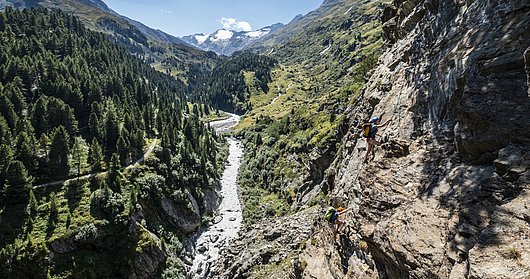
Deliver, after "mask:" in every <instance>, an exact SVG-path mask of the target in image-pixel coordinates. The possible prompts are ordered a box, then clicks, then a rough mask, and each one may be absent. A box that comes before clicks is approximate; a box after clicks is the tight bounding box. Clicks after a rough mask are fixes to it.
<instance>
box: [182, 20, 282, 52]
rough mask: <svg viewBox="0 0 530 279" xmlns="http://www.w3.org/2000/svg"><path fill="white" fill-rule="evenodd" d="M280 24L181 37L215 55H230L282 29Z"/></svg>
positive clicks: (221, 30)
mask: <svg viewBox="0 0 530 279" xmlns="http://www.w3.org/2000/svg"><path fill="white" fill-rule="evenodd" d="M283 26H284V25H283V24H282V23H276V24H273V25H271V26H267V27H263V28H261V29H259V30H255V31H233V30H227V29H220V30H217V31H215V32H214V33H212V34H203V33H201V34H195V35H189V36H185V37H182V40H183V41H185V42H186V43H188V44H190V45H193V46H195V47H197V48H199V49H202V50H206V51H213V52H216V53H217V54H222V55H231V54H232V53H234V52H236V51H239V50H242V49H243V48H244V47H245V46H247V45H248V44H250V43H251V42H254V41H256V40H258V39H260V38H263V37H264V36H266V35H268V34H270V33H272V32H274V31H276V30H277V29H279V28H281V27H283Z"/></svg>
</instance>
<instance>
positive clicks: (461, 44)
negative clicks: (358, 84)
mask: <svg viewBox="0 0 530 279" xmlns="http://www.w3.org/2000/svg"><path fill="white" fill-rule="evenodd" d="M383 19H384V20H385V25H384V30H385V38H386V39H387V43H388V48H387V50H386V51H385V53H384V54H383V55H382V56H381V58H380V61H379V62H380V63H379V64H380V65H379V66H378V67H377V68H376V69H375V72H374V74H373V76H372V78H371V79H370V81H369V83H368V84H367V85H366V86H365V88H364V101H363V103H361V104H358V106H356V107H355V108H352V109H351V110H350V114H349V117H350V121H351V123H358V122H359V121H362V119H366V118H367V117H366V116H367V115H370V114H371V115H380V114H382V113H384V119H390V118H391V119H392V122H391V123H390V124H389V126H388V127H386V128H385V129H383V130H381V131H380V132H379V136H380V138H379V139H383V140H386V143H385V144H383V146H381V147H378V148H376V150H375V155H374V157H373V159H372V160H371V161H370V162H369V163H362V159H363V158H364V154H365V152H366V143H365V142H364V141H363V140H362V139H357V138H356V137H355V136H354V135H353V134H351V135H349V136H347V137H346V139H345V142H344V145H345V147H346V148H345V149H344V150H345V152H344V153H343V154H342V155H341V158H338V159H337V161H336V168H337V174H336V179H335V183H334V185H333V191H332V196H335V197H336V198H338V199H339V200H340V202H342V203H344V204H347V205H348V206H349V207H352V208H354V214H351V215H350V216H349V221H350V222H351V228H353V229H354V232H355V233H351V234H350V238H357V237H359V238H361V239H363V240H364V241H366V242H367V243H368V247H369V251H370V252H371V257H372V258H373V263H374V266H375V271H376V274H377V276H378V277H379V278H527V277H528V276H530V264H529V263H530V219H529V213H528V212H529V210H528V209H529V208H530V181H529V179H528V178H529V176H530V170H529V166H530V161H529V154H530V96H529V89H528V88H529V86H528V82H529V79H530V78H529V77H528V74H529V70H528V69H529V62H528V61H529V59H528V58H529V54H528V51H526V50H527V49H528V47H529V46H530V28H528V27H529V26H530V3H528V1H500V0H499V1H464V0H460V1H457V0H450V1H437V0H432V1H431V0H414V1H413V0H409V1H403V0H399V1H398V0H396V1H394V2H393V5H392V6H391V7H389V8H387V9H386V10H385V12H384V15H383ZM525 51H526V53H525ZM525 57H526V62H525ZM347 146H351V147H350V148H347ZM357 233H358V234H359V236H356V234H357ZM336 253H343V252H340V249H338V250H337V251H336ZM355 258H356V257H355V254H353V255H352V256H351V259H349V261H354V260H355ZM343 275H348V276H352V277H353V278H355V277H356V275H354V274H351V273H348V270H347V271H345V272H344V274H343ZM357 276H361V275H357ZM339 277H340V276H339Z"/></svg>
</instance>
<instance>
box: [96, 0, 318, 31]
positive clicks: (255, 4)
mask: <svg viewBox="0 0 530 279" xmlns="http://www.w3.org/2000/svg"><path fill="white" fill-rule="evenodd" d="M103 1H104V2H105V3H106V4H107V5H108V6H109V7H110V8H111V9H113V10H114V11H116V12H118V13H120V14H122V15H125V16H127V17H129V18H131V19H134V20H137V21H140V22H142V23H143V24H145V25H147V26H149V27H152V28H155V29H160V30H162V31H164V32H166V33H169V34H171V35H174V36H179V37H182V36H185V35H191V34H195V33H212V32H214V31H215V30H217V29H220V28H223V26H224V27H230V29H233V30H236V29H238V30H248V29H250V28H251V29H252V30H256V29H259V28H261V27H265V26H268V25H271V24H274V23H277V22H282V23H288V22H289V21H290V20H291V19H293V18H294V17H295V16H296V15H297V14H307V13H308V12H310V11H312V10H315V9H316V8H318V7H319V6H320V4H322V2H323V0H103Z"/></svg>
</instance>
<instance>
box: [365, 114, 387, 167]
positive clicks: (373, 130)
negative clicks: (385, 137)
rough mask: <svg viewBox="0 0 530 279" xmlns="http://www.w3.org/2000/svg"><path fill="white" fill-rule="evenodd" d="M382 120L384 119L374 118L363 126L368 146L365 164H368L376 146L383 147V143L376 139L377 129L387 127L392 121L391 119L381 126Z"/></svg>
mask: <svg viewBox="0 0 530 279" xmlns="http://www.w3.org/2000/svg"><path fill="white" fill-rule="evenodd" d="M381 118H382V117H373V118H372V119H370V121H369V122H368V123H366V124H363V127H362V129H363V137H365V138H366V144H367V148H366V155H365V156H364V162H365V163H366V162H368V156H370V153H371V152H372V150H373V149H374V145H381V142H379V141H377V140H376V139H375V135H376V134H377V129H379V128H383V127H385V126H386V125H387V124H388V123H389V122H390V121H391V119H389V120H388V121H387V122H385V123H384V124H381Z"/></svg>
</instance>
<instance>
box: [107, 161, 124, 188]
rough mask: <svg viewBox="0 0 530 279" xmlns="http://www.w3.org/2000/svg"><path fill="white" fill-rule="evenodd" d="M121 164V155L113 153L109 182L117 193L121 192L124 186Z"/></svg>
mask: <svg viewBox="0 0 530 279" xmlns="http://www.w3.org/2000/svg"><path fill="white" fill-rule="evenodd" d="M120 166H121V165H120V157H119V156H118V154H116V153H113V154H112V157H111V161H110V166H109V173H108V178H107V183H108V185H109V187H110V189H111V190H112V191H114V192H116V193H121V188H122V179H121V173H120Z"/></svg>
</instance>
